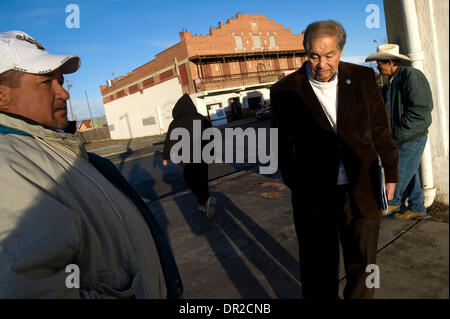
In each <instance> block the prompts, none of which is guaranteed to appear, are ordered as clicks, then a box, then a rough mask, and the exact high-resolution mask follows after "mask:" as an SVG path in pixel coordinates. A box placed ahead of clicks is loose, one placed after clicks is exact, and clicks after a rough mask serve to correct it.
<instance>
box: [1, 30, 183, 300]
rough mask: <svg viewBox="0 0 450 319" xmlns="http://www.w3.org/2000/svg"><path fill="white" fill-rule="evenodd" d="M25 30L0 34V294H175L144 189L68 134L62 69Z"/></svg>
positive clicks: (165, 248)
mask: <svg viewBox="0 0 450 319" xmlns="http://www.w3.org/2000/svg"><path fill="white" fill-rule="evenodd" d="M79 66H80V59H79V58H78V57H77V56H64V55H53V54H50V53H48V52H47V51H46V50H45V49H44V48H43V46H42V45H41V44H40V43H39V42H37V41H36V40H34V39H33V38H32V37H30V36H29V35H28V34H26V33H24V32H20V31H9V32H4V33H0V184H1V191H0V298H166V297H169V298H174V297H179V296H180V295H181V294H182V283H181V279H180V277H179V273H178V270H177V267H176V264H175V261H174V258H173V256H172V253H171V250H170V247H169V245H168V243H167V242H166V240H165V237H164V235H163V233H162V231H161V229H160V228H159V226H158V224H157V221H156V219H155V217H154V216H153V215H152V212H151V211H150V210H149V209H148V207H147V206H146V205H145V203H144V202H143V201H142V199H141V198H140V197H139V195H138V194H137V193H136V192H135V191H134V190H133V188H132V187H131V186H130V185H129V184H128V183H127V182H126V180H125V179H124V178H123V177H122V176H121V175H120V173H119V172H118V171H117V169H116V168H115V166H114V165H113V164H112V163H111V162H109V161H108V160H106V159H103V158H101V157H99V156H96V155H94V154H89V153H87V152H86V150H85V148H84V146H83V143H82V141H81V140H80V139H79V138H78V137H76V136H75V135H73V134H71V133H68V132H67V130H68V129H69V128H70V127H71V126H70V125H69V124H70V123H69V121H68V119H67V106H66V100H67V99H68V98H69V93H68V92H67V91H66V90H65V89H64V88H63V87H62V84H63V83H64V80H63V74H66V73H73V72H75V71H77V70H78V68H79Z"/></svg>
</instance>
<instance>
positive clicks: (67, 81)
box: [66, 77, 75, 121]
mask: <svg viewBox="0 0 450 319" xmlns="http://www.w3.org/2000/svg"><path fill="white" fill-rule="evenodd" d="M66 87H67V92H69V107H70V115H71V116H72V121H75V118H74V117H73V111H72V101H71V99H70V88H71V87H72V84H69V80H67V77H66Z"/></svg>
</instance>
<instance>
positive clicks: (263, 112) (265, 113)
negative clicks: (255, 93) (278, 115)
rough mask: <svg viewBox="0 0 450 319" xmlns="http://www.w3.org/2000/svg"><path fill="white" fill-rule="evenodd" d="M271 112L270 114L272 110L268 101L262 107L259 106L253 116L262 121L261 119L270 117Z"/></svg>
mask: <svg viewBox="0 0 450 319" xmlns="http://www.w3.org/2000/svg"><path fill="white" fill-rule="evenodd" d="M271 114H272V112H271V108H270V103H268V104H266V105H265V106H263V107H262V108H260V109H259V110H258V111H256V113H255V117H256V119H257V120H260V121H262V120H266V119H270V115H271Z"/></svg>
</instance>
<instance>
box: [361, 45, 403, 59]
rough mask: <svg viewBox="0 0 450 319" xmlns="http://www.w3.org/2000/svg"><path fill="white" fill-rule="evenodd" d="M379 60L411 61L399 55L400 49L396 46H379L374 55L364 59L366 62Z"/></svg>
mask: <svg viewBox="0 0 450 319" xmlns="http://www.w3.org/2000/svg"><path fill="white" fill-rule="evenodd" d="M379 60H405V61H411V59H410V58H408V57H407V56H406V55H403V54H400V47H399V46H398V45H397V44H390V43H388V44H381V45H379V46H378V48H377V52H376V53H372V54H371V55H369V56H368V57H367V58H366V62H369V61H379Z"/></svg>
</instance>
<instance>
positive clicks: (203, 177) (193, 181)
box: [183, 163, 209, 205]
mask: <svg viewBox="0 0 450 319" xmlns="http://www.w3.org/2000/svg"><path fill="white" fill-rule="evenodd" d="M183 175H184V181H185V182H186V185H187V187H189V189H190V190H191V191H192V193H193V194H194V195H195V196H197V199H198V204H199V205H205V204H206V201H207V200H208V198H209V189H208V164H205V163H190V164H186V165H185V166H184V169H183Z"/></svg>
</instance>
